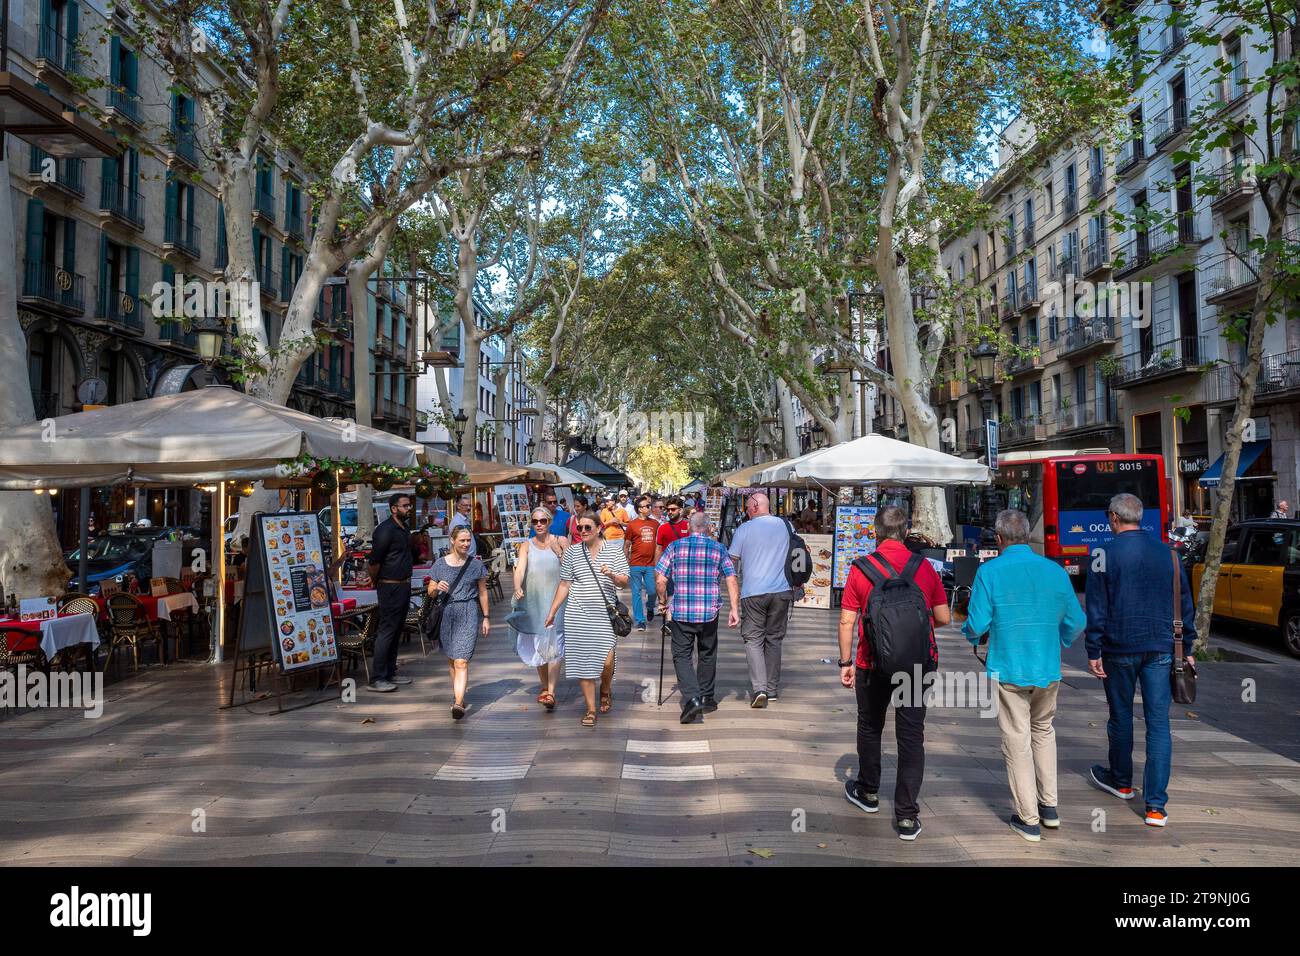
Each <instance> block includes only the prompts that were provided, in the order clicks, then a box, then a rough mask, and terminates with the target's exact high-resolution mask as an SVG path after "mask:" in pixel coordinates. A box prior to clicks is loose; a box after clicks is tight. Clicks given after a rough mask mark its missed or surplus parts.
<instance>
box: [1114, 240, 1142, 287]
mask: <svg viewBox="0 0 1300 956" xmlns="http://www.w3.org/2000/svg"><path fill="white" fill-rule="evenodd" d="M1150 264H1151V236H1150V234H1149V233H1145V232H1139V233H1138V234H1137V235H1136V236H1135V237H1134V238H1132V239H1130V240H1129V241H1128V242H1126V243H1124V245H1122V246H1120V247H1119V248H1118V249H1117V250H1115V277H1116V278H1117V279H1118V278H1122V277H1124V276H1126V275H1129V274H1131V273H1134V272H1137V271H1138V270H1139V269H1143V268H1145V267H1146V266H1148V265H1150Z"/></svg>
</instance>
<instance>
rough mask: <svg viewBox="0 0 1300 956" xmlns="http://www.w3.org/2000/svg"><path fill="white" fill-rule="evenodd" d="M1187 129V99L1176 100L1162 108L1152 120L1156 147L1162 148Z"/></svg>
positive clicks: (1152, 134)
mask: <svg viewBox="0 0 1300 956" xmlns="http://www.w3.org/2000/svg"><path fill="white" fill-rule="evenodd" d="M1186 129H1187V100H1185V99H1181V100H1174V102H1173V103H1172V104H1171V105H1170V106H1167V107H1166V108H1165V109H1163V110H1161V111H1160V112H1159V113H1157V114H1156V115H1155V118H1154V119H1152V121H1151V131H1152V132H1151V141H1152V142H1153V143H1155V146H1156V149H1162V148H1163V147H1164V146H1165V145H1166V144H1167V143H1169V142H1171V141H1172V140H1173V139H1174V138H1175V137H1176V136H1178V134H1180V133H1182V132H1184V131H1185V130H1186Z"/></svg>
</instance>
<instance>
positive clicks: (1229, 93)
mask: <svg viewBox="0 0 1300 956" xmlns="http://www.w3.org/2000/svg"><path fill="white" fill-rule="evenodd" d="M1249 92H1250V78H1249V77H1248V76H1246V64H1245V63H1238V64H1236V65H1235V66H1234V67H1233V68H1232V72H1231V73H1229V74H1228V75H1227V76H1225V77H1224V78H1223V80H1222V81H1221V90H1220V95H1221V96H1222V97H1223V102H1224V104H1225V105H1230V104H1232V103H1235V102H1236V101H1237V100H1239V99H1241V98H1242V97H1243V96H1245V95H1246V94H1247V93H1249Z"/></svg>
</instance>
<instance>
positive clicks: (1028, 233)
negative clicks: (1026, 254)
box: [1020, 222, 1034, 249]
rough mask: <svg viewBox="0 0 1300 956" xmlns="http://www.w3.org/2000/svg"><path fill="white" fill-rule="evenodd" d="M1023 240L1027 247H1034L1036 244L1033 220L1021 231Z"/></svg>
mask: <svg viewBox="0 0 1300 956" xmlns="http://www.w3.org/2000/svg"><path fill="white" fill-rule="evenodd" d="M1020 235H1021V240H1022V242H1023V243H1024V246H1025V248H1026V249H1031V248H1033V245H1034V224H1033V223H1032V222H1031V223H1029V224H1028V225H1026V226H1025V228H1024V229H1023V230H1022V231H1021V233H1020Z"/></svg>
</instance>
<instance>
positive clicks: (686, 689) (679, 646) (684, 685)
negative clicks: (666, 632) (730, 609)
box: [671, 616, 718, 704]
mask: <svg viewBox="0 0 1300 956" xmlns="http://www.w3.org/2000/svg"><path fill="white" fill-rule="evenodd" d="M671 630H672V635H673V670H675V671H676V672H677V689H678V690H680V691H681V692H682V703H683V704H685V703H686V702H687V701H688V700H690V699H691V698H692V697H705V698H707V697H712V696H713V680H714V675H716V674H717V671H718V619H717V617H716V616H715V617H714V618H713V619H712V620H709V621H700V622H692V621H678V620H676V619H674V620H673V621H672V622H671ZM696 645H698V646H699V665H698V667H696V666H693V664H694V662H693V660H692V659H693V658H694V657H695V649H696Z"/></svg>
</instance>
